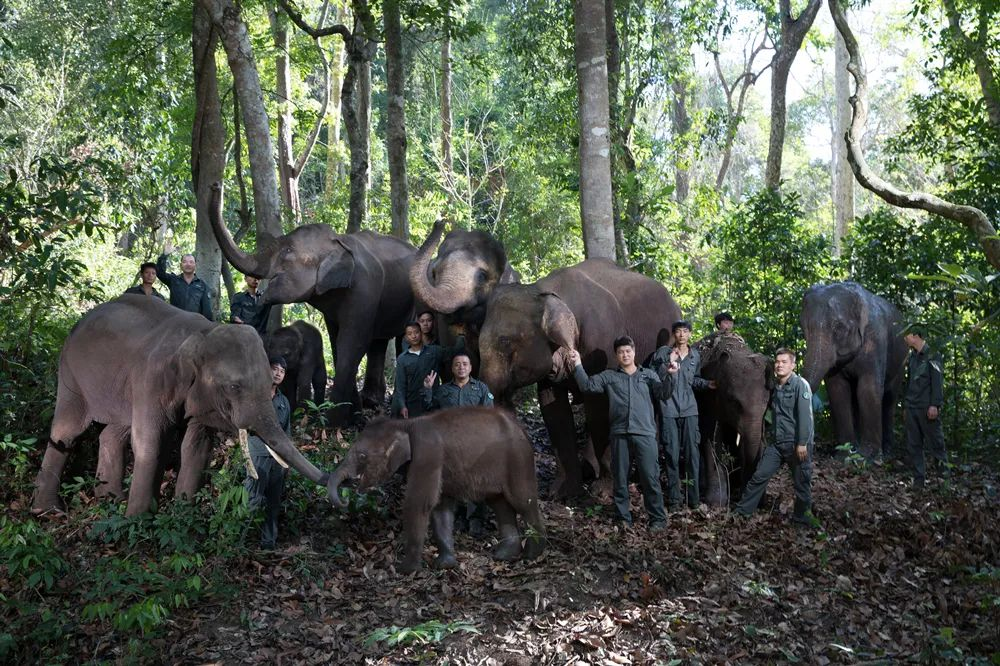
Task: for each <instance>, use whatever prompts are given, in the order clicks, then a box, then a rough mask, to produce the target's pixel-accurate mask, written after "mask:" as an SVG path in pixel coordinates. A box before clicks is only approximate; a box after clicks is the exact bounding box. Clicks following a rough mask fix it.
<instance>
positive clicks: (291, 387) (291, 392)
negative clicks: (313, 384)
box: [281, 369, 308, 412]
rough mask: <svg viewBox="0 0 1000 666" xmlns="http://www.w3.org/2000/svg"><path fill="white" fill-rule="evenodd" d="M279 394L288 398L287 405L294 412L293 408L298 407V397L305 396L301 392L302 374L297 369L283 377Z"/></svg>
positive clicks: (304, 393) (303, 392)
mask: <svg viewBox="0 0 1000 666" xmlns="http://www.w3.org/2000/svg"><path fill="white" fill-rule="evenodd" d="M307 381H308V380H307ZM281 392H282V393H284V394H285V397H286V398H288V405H289V406H290V407H291V408H292V411H293V412H294V411H295V408H296V407H298V406H299V400H300V396H301V397H303V398H304V397H305V395H306V392H305V391H303V390H302V373H301V372H299V371H298V369H296V370H292V371H290V372H288V373H287V374H286V375H285V381H283V382H281Z"/></svg>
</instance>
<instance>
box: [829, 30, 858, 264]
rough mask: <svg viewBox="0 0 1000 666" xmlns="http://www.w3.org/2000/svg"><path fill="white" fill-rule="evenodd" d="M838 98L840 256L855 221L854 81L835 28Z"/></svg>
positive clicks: (836, 240)
mask: <svg viewBox="0 0 1000 666" xmlns="http://www.w3.org/2000/svg"><path fill="white" fill-rule="evenodd" d="M834 33H835V34H834V45H833V47H834V66H835V72H834V97H833V121H834V122H833V126H834V131H833V215H834V225H833V254H834V256H837V257H839V256H840V253H841V250H842V249H843V239H844V236H846V235H847V232H848V230H849V229H850V227H851V223H852V222H853V221H854V174H853V173H851V164H850V162H848V161H847V141H845V140H844V137H845V136H846V135H847V128H848V127H850V125H851V104H850V102H848V101H847V99H848V98H849V97H850V96H851V84H850V82H849V80H848V78H849V75H848V73H847V62H848V60H849V59H850V55H849V54H848V53H847V45H846V44H845V43H844V38H843V36H841V34H840V32H839V31H836V30H835V31H834Z"/></svg>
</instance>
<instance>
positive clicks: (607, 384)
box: [573, 365, 676, 437]
mask: <svg viewBox="0 0 1000 666" xmlns="http://www.w3.org/2000/svg"><path fill="white" fill-rule="evenodd" d="M573 377H574V378H575V379H576V385H577V386H579V387H580V390H581V391H583V392H584V393H604V394H606V395H607V396H608V417H609V419H610V421H611V434H612V435H652V436H654V437H655V436H656V421H655V420H654V419H653V400H668V399H669V398H670V394H671V393H673V391H674V385H675V383H676V381H675V379H674V376H673V375H669V374H666V375H665V376H657V374H656V373H655V372H653V371H652V370H650V369H649V368H639V369H637V370H636V371H635V372H634V373H632V374H631V375H630V374H628V373H627V372H625V371H624V370H622V369H621V368H616V369H615V370H605V371H603V372H600V373H598V374H596V375H594V376H593V377H588V376H587V371H586V370H584V369H583V366H582V365H578V366H576V368H574V370H573Z"/></svg>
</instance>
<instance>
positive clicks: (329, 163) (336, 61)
mask: <svg viewBox="0 0 1000 666" xmlns="http://www.w3.org/2000/svg"><path fill="white" fill-rule="evenodd" d="M334 7H335V8H336V9H335V11H336V15H335V16H334V19H333V22H334V23H335V24H342V23H344V22H345V21H347V10H346V8H345V6H344V0H334ZM343 81H344V44H343V42H342V41H341V40H337V41H336V42H335V43H334V45H333V57H331V58H330V85H329V86H327V89H328V90H329V91H330V92H329V93H328V95H329V97H330V103H329V105H328V106H327V108H326V118H327V121H326V183H325V185H324V189H325V190H326V192H327V195H328V196H329V194H330V193H331V192H333V188H334V183H335V182H336V181H337V180H338V179H340V178H342V177H343V175H344V167H343V163H342V161H341V154H340V150H339V146H340V120H341V111H340V86H341V84H342V83H343Z"/></svg>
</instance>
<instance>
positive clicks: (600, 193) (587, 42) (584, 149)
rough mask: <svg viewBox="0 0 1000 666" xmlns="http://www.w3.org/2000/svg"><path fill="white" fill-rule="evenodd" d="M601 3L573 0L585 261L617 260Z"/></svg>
mask: <svg viewBox="0 0 1000 666" xmlns="http://www.w3.org/2000/svg"><path fill="white" fill-rule="evenodd" d="M604 12H605V8H604V0H575V1H574V4H573V26H574V35H575V39H574V44H575V55H576V72H577V86H578V93H579V100H580V103H579V118H580V127H579V129H580V217H581V221H582V223H583V247H584V252H585V253H586V255H587V257H588V258H594V257H604V258H606V259H612V260H613V259H614V258H615V238H614V223H613V216H612V205H611V143H610V136H609V135H610V120H609V101H608V60H607V53H606V48H607V34H606V30H605V21H604Z"/></svg>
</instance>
